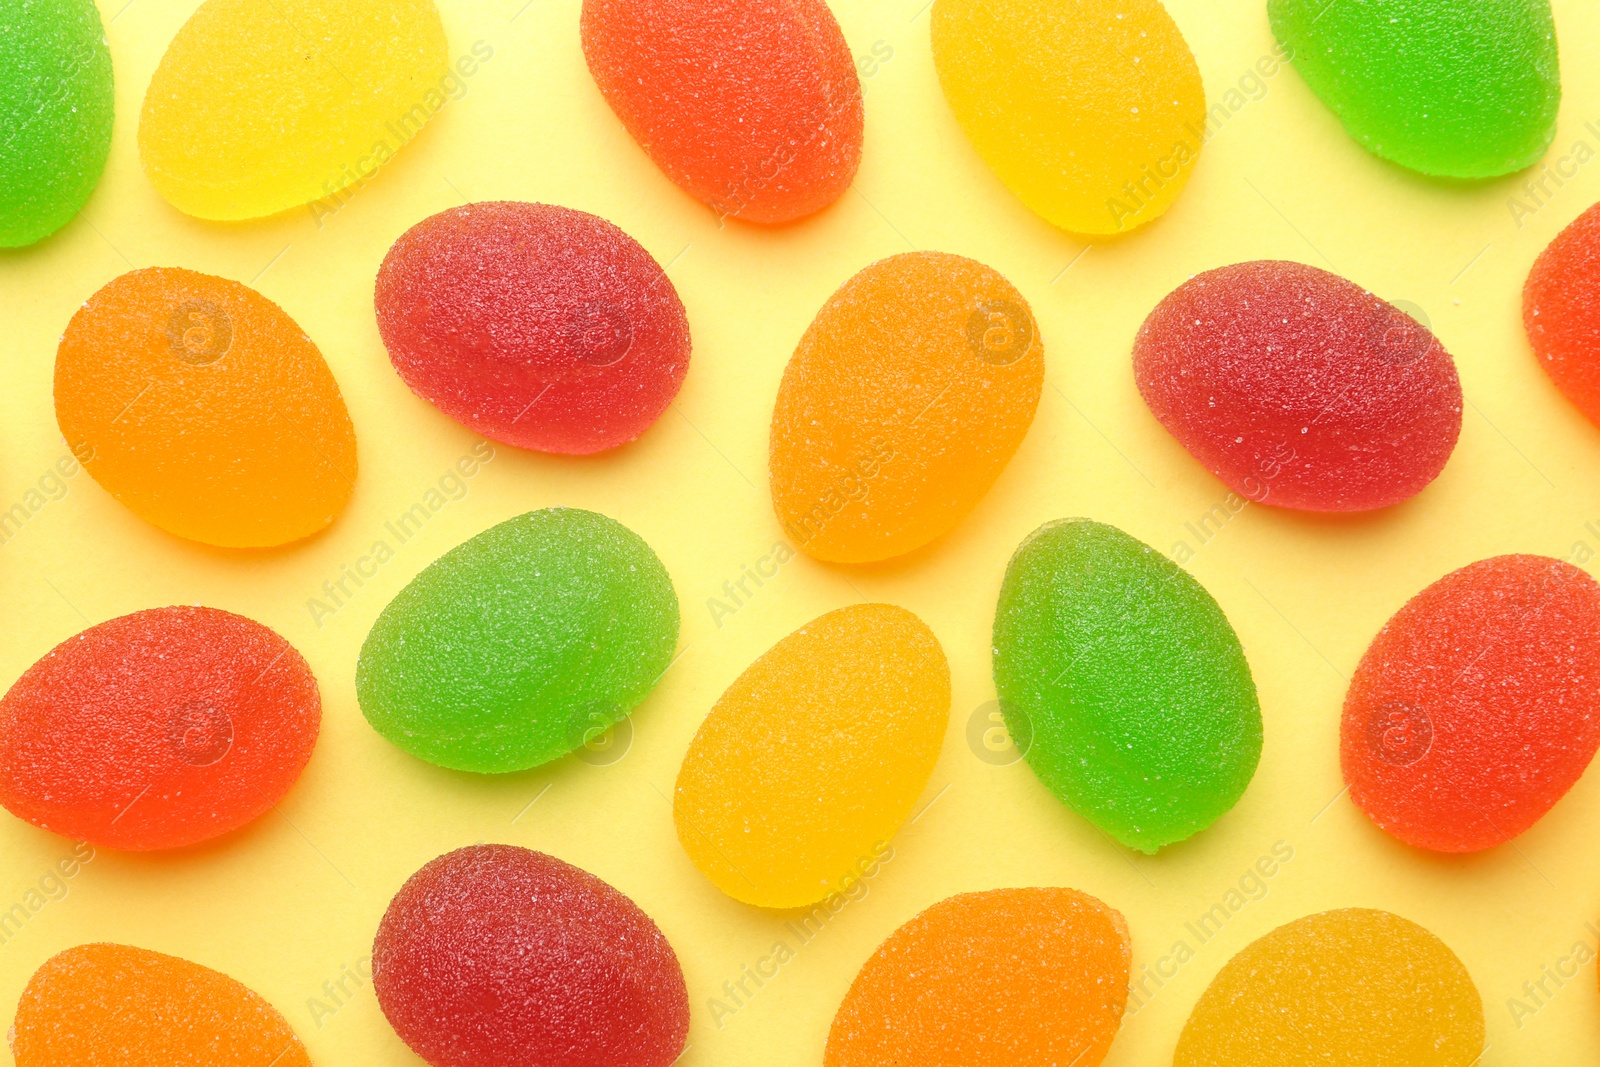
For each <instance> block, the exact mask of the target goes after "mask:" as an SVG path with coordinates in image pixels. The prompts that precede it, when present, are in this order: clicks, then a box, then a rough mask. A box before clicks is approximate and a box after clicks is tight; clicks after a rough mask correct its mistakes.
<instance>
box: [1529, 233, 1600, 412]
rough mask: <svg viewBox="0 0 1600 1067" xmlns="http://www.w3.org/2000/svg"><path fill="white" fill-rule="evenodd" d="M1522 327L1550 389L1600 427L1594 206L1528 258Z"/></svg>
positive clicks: (1599, 294)
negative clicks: (1530, 266) (1532, 258)
mask: <svg viewBox="0 0 1600 1067" xmlns="http://www.w3.org/2000/svg"><path fill="white" fill-rule="evenodd" d="M1522 325H1523V327H1524V328H1525V329H1526V330H1527V332H1528V342H1529V343H1530V344H1531V345H1532V346H1533V352H1534V355H1536V356H1538V357H1539V365H1540V366H1542V367H1543V368H1544V370H1545V373H1546V374H1548V375H1550V380H1551V381H1553V382H1555V383H1556V388H1557V389H1559V390H1561V393H1562V395H1563V396H1565V397H1566V398H1567V399H1568V400H1570V401H1572V403H1573V404H1574V405H1575V406H1576V407H1577V408H1578V410H1579V411H1581V412H1583V414H1584V415H1585V417H1587V418H1588V420H1589V421H1590V422H1592V423H1595V424H1596V425H1597V426H1600V204H1596V205H1595V206H1593V207H1591V208H1590V209H1589V210H1588V211H1585V212H1584V213H1583V214H1582V215H1579V216H1578V217H1577V219H1575V220H1574V221H1573V223H1572V225H1570V226H1568V227H1567V228H1566V229H1564V230H1562V231H1561V232H1560V233H1559V234H1557V235H1556V239H1555V240H1553V241H1551V242H1550V244H1549V246H1548V247H1546V248H1545V250H1544V251H1543V252H1541V253H1540V254H1539V258H1538V259H1537V260H1535V261H1534V264H1533V269H1532V270H1531V271H1529V272H1528V281H1527V283H1526V284H1525V285H1524V286H1523V288H1522Z"/></svg>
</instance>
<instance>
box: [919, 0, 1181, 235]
mask: <svg viewBox="0 0 1600 1067" xmlns="http://www.w3.org/2000/svg"><path fill="white" fill-rule="evenodd" d="M932 18H933V60H934V64H935V65H936V66H937V68H938V71H939V83H940V85H942V86H943V87H944V95H945V99H946V100H948V101H949V103H950V109H951V110H952V111H953V112H955V116H956V120H957V121H958V122H959V123H960V124H961V128H962V129H963V130H964V131H965V132H966V135H967V137H968V139H970V140H971V141H972V144H973V146H974V147H976V148H977V150H978V154H979V155H980V156H982V157H983V160H984V162H986V163H987V164H989V167H990V169H992V170H993V171H994V172H995V174H996V175H998V176H999V178H1000V180H1001V181H1003V182H1004V183H1005V184H1006V185H1007V186H1008V187H1009V188H1010V189H1011V191H1012V192H1013V193H1015V194H1016V195H1017V196H1018V197H1019V198H1020V199H1021V200H1022V202H1023V203H1024V204H1026V205H1027V206H1028V207H1029V208H1030V209H1032V210H1033V211H1034V212H1035V213H1037V214H1038V215H1040V216H1042V217H1043V218H1044V219H1045V220H1046V221H1048V222H1050V223H1052V224H1053V225H1056V226H1059V227H1061V228H1062V229H1065V230H1069V231H1071V232H1073V233H1080V234H1088V235H1104V234H1115V233H1122V232H1125V231H1127V230H1131V229H1133V228H1135V227H1137V226H1142V225H1144V224H1145V223H1147V222H1150V221H1151V220H1152V219H1155V218H1157V217H1159V216H1160V215H1162V214H1163V213H1164V212H1166V210H1167V209H1168V208H1170V207H1171V206H1172V202H1173V201H1174V200H1176V199H1177V197H1178V194H1179V193H1180V192H1182V191H1183V187H1184V185H1185V184H1186V183H1187V182H1188V180H1189V172H1190V171H1192V170H1193V169H1194V163H1195V159H1196V158H1197V157H1198V156H1199V154H1200V146H1201V144H1202V143H1203V142H1204V141H1205V139H1206V132H1205V124H1206V101H1205V90H1204V88H1203V87H1202V86H1201V84H1200V68H1199V66H1198V65H1197V64H1196V63H1195V60H1194V54H1193V53H1192V52H1190V51H1189V45H1188V44H1187V43H1186V42H1185V41H1184V39H1183V34H1182V33H1181V32H1179V30H1178V27H1177V25H1176V24H1175V23H1174V22H1173V21H1172V16H1171V15H1169V14H1168V13H1167V9H1166V8H1164V7H1162V6H1161V3H1160V0H934V4H933V15H932Z"/></svg>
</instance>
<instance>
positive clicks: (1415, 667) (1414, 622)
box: [1340, 556, 1600, 852]
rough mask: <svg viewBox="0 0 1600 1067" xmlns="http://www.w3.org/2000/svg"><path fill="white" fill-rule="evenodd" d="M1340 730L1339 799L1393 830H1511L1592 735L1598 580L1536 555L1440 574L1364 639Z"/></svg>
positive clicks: (1560, 789) (1466, 842)
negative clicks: (1344, 792) (1346, 790)
mask: <svg viewBox="0 0 1600 1067" xmlns="http://www.w3.org/2000/svg"><path fill="white" fill-rule="evenodd" d="M1341 735H1342V736H1341V742H1340V763H1341V764H1342V765H1343V768H1344V779H1345V781H1346V782H1347V783H1349V786H1350V797H1351V799H1352V800H1354V801H1355V803H1356V806H1357V807H1359V808H1360V809H1361V810H1362V811H1364V812H1366V813H1367V816H1368V817H1369V818H1371V819H1372V821H1373V822H1375V823H1377V824H1378V826H1380V827H1381V828H1383V829H1384V830H1386V831H1388V832H1389V833H1390V834H1393V835H1394V836H1395V837H1397V838H1399V839H1400V840H1401V841H1404V842H1406V843H1407V844H1410V845H1416V846H1418V847H1419V848H1430V849H1434V850H1436V851H1439V852H1474V851H1477V850H1478V849H1484V848H1489V847H1491V846H1494V845H1498V844H1500V843H1501V842H1503V841H1509V840H1511V839H1512V838H1513V837H1516V836H1517V835H1518V834H1520V833H1522V832H1523V831H1524V830H1526V829H1527V828H1528V827H1530V826H1532V825H1533V824H1534V823H1535V822H1537V821H1539V819H1540V817H1542V816H1543V815H1544V813H1545V812H1547V811H1549V810H1550V808H1551V806H1553V805H1554V804H1555V802H1556V801H1558V800H1560V799H1561V798H1562V796H1564V795H1565V794H1566V792H1567V790H1568V789H1570V788H1571V787H1572V784H1573V783H1574V782H1576V781H1577V780H1578V778H1579V777H1580V776H1581V775H1582V774H1583V771H1584V768H1585V767H1587V766H1589V761H1590V760H1591V759H1593V758H1594V754H1595V748H1596V746H1597V745H1600V583H1596V582H1595V580H1594V579H1593V578H1591V577H1589V576H1588V575H1587V574H1585V573H1584V572H1583V571H1581V570H1579V569H1578V568H1577V567H1574V566H1572V565H1571V564H1570V563H1563V562H1561V561H1560V560H1555V559H1550V558H1548V557H1546V556H1496V557H1495V558H1493V559H1486V560H1483V561H1481V562H1478V563H1474V564H1472V565H1471V566H1468V567H1463V568H1461V569H1460V570H1458V571H1454V572H1452V573H1450V574H1447V575H1445V576H1444V577H1443V578H1441V579H1439V580H1438V581H1437V582H1434V583H1433V584H1432V585H1430V586H1428V588H1426V589H1424V590H1423V591H1422V592H1420V593H1418V594H1417V595H1416V596H1415V597H1412V598H1411V600H1410V601H1409V602H1408V603H1407V604H1406V605H1405V607H1403V608H1401V609H1400V610H1399V611H1398V612H1396V613H1395V616H1394V618H1392V619H1390V620H1389V622H1388V624H1387V625H1385V626H1384V628H1383V629H1382V630H1381V631H1379V633H1378V636H1377V637H1376V638H1374V639H1373V642H1372V646H1371V647H1370V648H1368V649H1367V654H1366V655H1365V656H1363V657H1362V658H1361V663H1360V665H1359V666H1358V667H1357V668H1356V673H1355V677H1354V678H1353V679H1352V680H1351V682H1350V690H1349V692H1348V694H1347V695H1346V696H1345V702H1344V724H1343V729H1342V731H1341Z"/></svg>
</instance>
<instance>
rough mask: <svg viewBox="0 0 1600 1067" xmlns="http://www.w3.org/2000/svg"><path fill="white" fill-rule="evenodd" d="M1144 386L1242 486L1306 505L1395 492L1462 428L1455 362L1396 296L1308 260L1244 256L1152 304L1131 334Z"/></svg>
mask: <svg viewBox="0 0 1600 1067" xmlns="http://www.w3.org/2000/svg"><path fill="white" fill-rule="evenodd" d="M1133 368H1134V375H1135V377H1136V378H1137V379H1138V383H1139V392H1140V393H1141V394H1143V396H1144V399H1145V403H1146V404H1148V405H1150V410H1151V411H1153V412H1154V413H1155V416H1156V418H1158V419H1160V420H1161V424H1162V425H1163V426H1165V427H1166V428H1167V430H1168V431H1169V432H1170V433H1171V434H1172V436H1173V437H1175V438H1177V440H1178V443H1179V444H1181V445H1182V446H1183V447H1184V448H1186V449H1188V450H1189V453H1190V454H1191V455H1193V456H1194V457H1195V458H1196V459H1197V460H1199V461H1200V462H1201V463H1202V464H1203V465H1204V466H1205V467H1206V469H1207V470H1209V471H1211V473H1213V474H1215V475H1216V476H1217V477H1218V478H1221V479H1222V480H1223V481H1224V482H1226V483H1227V484H1228V486H1229V488H1231V489H1232V490H1233V491H1234V492H1236V493H1238V494H1239V495H1240V496H1243V497H1245V498H1247V499H1250V500H1254V501H1257V502H1261V503H1267V504H1276V505H1279V506H1281V507H1287V508H1301V509H1303V510H1306V511H1366V510H1368V509H1371V508H1381V507H1387V506H1388V505H1390V504H1397V503H1399V502H1400V501H1402V500H1405V499H1407V498H1409V497H1411V496H1413V495H1415V494H1416V493H1418V492H1420V491H1421V490H1422V488H1423V487H1424V486H1426V485H1427V484H1428V483H1429V482H1431V481H1433V479H1434V478H1436V477H1437V476H1438V474H1439V472H1440V471H1441V470H1443V469H1444V465H1445V461H1446V460H1448V459H1449V458H1450V453H1451V451H1452V450H1453V449H1454V448H1455V445H1456V438H1457V436H1459V435H1460V433H1461V383H1460V380H1459V379H1458V378H1457V377H1456V368H1455V363H1454V362H1453V361H1452V360H1451V358H1450V354H1449V353H1448V352H1446V351H1445V350H1444V347H1443V346H1442V345H1441V344H1439V341H1438V339H1437V338H1436V337H1434V336H1433V334H1432V333H1431V332H1429V330H1428V328H1427V327H1425V326H1423V325H1422V324H1421V323H1419V322H1417V321H1416V320H1415V319H1413V318H1411V316H1409V315H1407V314H1406V313H1405V312H1403V311H1401V310H1400V309H1399V308H1396V307H1394V306H1393V305H1392V304H1388V303H1385V302H1384V301H1382V300H1380V299H1378V298H1377V297H1375V296H1373V295H1372V294H1371V293H1369V292H1366V291H1365V290H1363V289H1361V288H1359V287H1358V286H1356V285H1354V284H1352V283H1351V282H1348V281H1346V280H1345V279H1343V278H1341V277H1339V276H1338V275H1337V274H1329V273H1328V272H1327V271H1324V270H1318V269H1317V268H1315V267H1308V266H1305V265H1304V264H1301V263H1287V262H1283V261H1279V260H1258V261H1255V262H1251V263H1235V264H1233V265H1232V266H1228V267H1219V268H1217V269H1216V270H1210V271H1206V272H1205V273H1204V274H1198V275H1196V276H1195V277H1193V278H1191V279H1189V280H1188V281H1187V282H1185V283H1184V284H1182V285H1180V286H1179V287H1178V288H1177V289H1174V290H1173V291H1172V292H1171V293H1169V294H1168V295H1167V297H1166V299H1164V300H1162V301H1161V303H1159V304H1157V305H1156V308H1155V310H1154V311H1152V312H1151V313H1150V316H1149V318H1147V319H1145V321H1144V325H1143V326H1141V327H1140V328H1139V335H1138V338H1137V339H1136V340H1135V341H1134V346H1133Z"/></svg>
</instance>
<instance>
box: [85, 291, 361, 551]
mask: <svg viewBox="0 0 1600 1067" xmlns="http://www.w3.org/2000/svg"><path fill="white" fill-rule="evenodd" d="M55 403H56V422H57V424H58V425H59V426H60V427H61V433H62V436H64V437H65V438H66V440H67V444H68V446H69V447H71V449H72V451H73V453H74V454H75V455H76V456H77V457H78V458H79V459H80V460H81V461H82V462H83V466H84V469H85V470H87V471H88V472H89V473H90V474H91V475H93V477H94V480H95V481H97V482H99V483H100V484H101V485H102V486H104V487H105V488H106V490H107V491H109V492H110V493H111V495H112V496H114V497H116V498H117V499H118V500H120V501H122V503H123V504H125V505H127V506H128V508H129V509H131V510H132V511H133V512H134V514H136V515H138V516H139V517H140V518H142V519H145V520H146V521H148V522H151V523H154V524H155V525H157V526H159V527H161V528H162V529H163V530H167V531H168V532H170V533H175V534H177V535H178V536H180V537H187V538H189V539H190V540H193V541H201V542H204V543H206V544H211V545H222V546H225V547H229V548H261V547H268V546H272V545H281V544H286V543H288V542H290V541H295V540H298V539H300V538H303V537H308V536H310V535H311V534H314V533H316V532H317V531H319V530H321V529H323V528H324V527H325V526H327V525H328V524H329V523H331V522H332V521H333V520H334V518H335V516H337V515H338V514H339V512H340V511H341V510H342V509H343V508H344V505H345V502H346V501H347V500H348V499H349V498H350V493H351V491H352V490H353V489H354V488H355V477H356V435H355V430H354V428H353V427H352V426H351V425H350V413H349V412H348V411H347V410H346V409H345V406H344V397H343V396H342V395H341V394H340V392H339V384H338V383H337V382H335V381H334V380H333V374H332V372H331V371H329V369H328V364H327V363H326V362H325V361H324V360H323V358H322V353H321V352H319V351H318V350H317V346H316V345H315V344H313V343H312V342H311V339H310V338H308V337H307V336H306V335H305V333H304V332H303V331H302V330H301V329H300V327H299V326H298V325H297V324H296V323H295V321H294V320H293V319H291V318H290V317H289V316H288V315H287V314H285V313H284V311H283V309H282V308H280V307H279V306H278V305H277V304H274V303H273V302H272V301H270V300H268V299H267V298H266V297H264V296H262V295H261V294H260V293H258V292H256V291H255V290H254V289H251V288H250V287H248V286H245V285H241V284H239V283H238V282H235V281H230V280H228V279H226V278H217V277H213V276H212V275H209V274H197V273H195V272H194V271H190V270H181V269H178V268H166V267H147V268H145V269H142V270H135V271H129V272H128V273H127V274H124V275H122V276H120V277H118V278H115V279H113V280H112V281H110V282H108V283H107V284H106V285H105V286H104V287H103V288H101V289H100V290H99V291H98V292H96V293H95V294H94V295H93V296H91V297H90V298H89V299H88V301H87V302H85V303H84V305H83V306H82V307H80V308H79V309H78V310H77V312H76V313H74V314H73V316H72V320H71V321H70V322H68V323H67V329H66V333H65V334H63V336H62V338H61V344H60V346H59V348H57V350H56V369H55Z"/></svg>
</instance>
